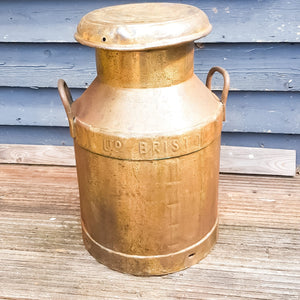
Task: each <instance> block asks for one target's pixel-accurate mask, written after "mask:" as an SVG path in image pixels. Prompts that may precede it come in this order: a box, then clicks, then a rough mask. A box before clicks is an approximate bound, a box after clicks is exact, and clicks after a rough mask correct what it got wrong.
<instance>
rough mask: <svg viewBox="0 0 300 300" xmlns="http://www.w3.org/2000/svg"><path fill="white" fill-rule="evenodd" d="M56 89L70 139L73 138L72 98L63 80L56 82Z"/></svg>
mask: <svg viewBox="0 0 300 300" xmlns="http://www.w3.org/2000/svg"><path fill="white" fill-rule="evenodd" d="M57 87H58V93H59V96H60V98H61V101H62V103H63V105H64V108H65V111H66V114H67V117H68V121H69V126H70V134H71V137H72V138H75V127H74V116H73V112H72V103H73V98H72V95H71V92H70V90H69V88H68V85H67V84H66V82H65V81H64V80H63V79H59V80H58V83H57Z"/></svg>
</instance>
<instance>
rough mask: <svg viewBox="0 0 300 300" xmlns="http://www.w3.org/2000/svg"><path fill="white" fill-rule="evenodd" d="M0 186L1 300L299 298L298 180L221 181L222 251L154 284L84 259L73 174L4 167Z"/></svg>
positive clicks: (55, 169)
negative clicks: (2, 299)
mask: <svg viewBox="0 0 300 300" xmlns="http://www.w3.org/2000/svg"><path fill="white" fill-rule="evenodd" d="M24 174H25V175H24ZM0 181H1V185H0V208H1V214H0V239H1V243H0V281H1V285H0V298H4V299H155V298H156V299H225V298H227V299H272V300H273V299H278V300H279V299H280V300H281V299H295V300H296V299H299V297H300V269H299V264H298V262H299V259H300V253H299V251H298V249H299V246H300V235H299V218H300V210H299V194H300V177H299V176H297V177H295V178H279V177H264V176H240V175H221V176H220V188H219V199H220V201H219V202H220V209H219V211H220V234H219V240H218V243H217V244H216V246H215V247H214V249H213V250H212V252H211V253H210V254H209V255H208V256H207V257H206V258H205V259H204V260H202V261H201V262H200V263H199V264H197V265H195V266H193V267H191V268H189V269H187V270H185V271H182V272H178V273H175V274H170V275H167V276H158V277H134V276H130V275H126V274H121V273H118V272H115V271H111V270H109V269H108V268H106V267H105V266H103V265H101V264H99V263H97V262H96V261H95V260H94V259H93V258H92V257H91V256H90V255H89V254H88V252H87V251H86V250H85V249H84V246H83V244H82V241H81V228H80V215H79V199H78V190H77V182H76V170H75V168H74V167H55V166H51V167H50V166H24V165H0Z"/></svg>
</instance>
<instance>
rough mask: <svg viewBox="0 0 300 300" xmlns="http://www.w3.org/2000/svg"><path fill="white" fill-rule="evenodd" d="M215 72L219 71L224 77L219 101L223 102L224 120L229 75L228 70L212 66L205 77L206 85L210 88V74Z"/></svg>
mask: <svg viewBox="0 0 300 300" xmlns="http://www.w3.org/2000/svg"><path fill="white" fill-rule="evenodd" d="M215 72H219V73H221V74H222V75H223V78H224V86H223V91H222V95H221V102H222V104H223V121H225V113H226V101H227V97H228V92H229V85H230V77H229V74H228V72H227V71H226V70H225V69H223V68H221V67H212V68H211V69H210V70H209V72H208V74H207V77H206V86H207V87H208V88H209V89H210V90H211V80H212V76H213V75H214V73H215Z"/></svg>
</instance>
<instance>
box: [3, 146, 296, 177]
mask: <svg viewBox="0 0 300 300" xmlns="http://www.w3.org/2000/svg"><path fill="white" fill-rule="evenodd" d="M220 156H221V158H220V172H222V173H238V174H263V175H281V176H294V175H295V173H296V151H295V150H283V149H264V148H251V147H230V146H221V155H220ZM0 163H6V164H7V163H8V164H33V165H36V164H38V165H56V166H75V158H74V150H73V147H71V146H64V147H62V146H45V145H11V144H0Z"/></svg>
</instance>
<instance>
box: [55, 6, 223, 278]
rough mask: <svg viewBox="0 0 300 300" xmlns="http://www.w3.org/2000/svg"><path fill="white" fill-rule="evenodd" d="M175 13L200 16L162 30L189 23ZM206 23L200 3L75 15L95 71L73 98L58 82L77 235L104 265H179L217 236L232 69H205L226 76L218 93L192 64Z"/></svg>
mask: <svg viewBox="0 0 300 300" xmlns="http://www.w3.org/2000/svg"><path fill="white" fill-rule="evenodd" d="M157 9H158V11H159V13H158V15H155V14H153V13H155V10H157ZM172 10H174V11H176V13H175V14H174V15H173V16H172V14H171V16H170V15H169V14H170V11H172ZM178 11H179V12H180V13H178ZM141 12H142V15H143V16H141ZM138 13H139V14H138ZM182 14H183V15H187V16H188V17H189V18H191V20H193V18H194V19H196V17H197V18H199V17H202V20H200V21H199V19H197V20H195V22H194V23H193V22H192V23H191V21H190V22H189V23H188V24H187V25H186V28H183V29H182V30H181V31H180V32H179V33H176V34H175V33H174V32H169V31H170V28H169V26H170V23H172V22H173V26H175V25H176V24H177V23H179V24H185V22H186V20H185V19H186V18H185V16H182ZM116 15H117V16H118V18H117V17H116ZM103 16H105V18H106V19H105V20H103V18H102V17H103ZM135 16H136V18H135ZM170 18H171V19H170ZM89 20H90V21H91V22H90V23H89ZM95 20H98V25H97V26H98V27H97V28H96V29H95V28H94V27H95V26H96V25H95ZM117 20H118V22H117ZM122 22H123V23H122ZM199 22H200V23H199ZM120 24H121V25H120ZM157 24H158V25H157ZM199 24H200V25H201V26H202V27H201V26H200V25H199ZM156 25H157V28H156V27H155V26H156ZM147 26H148V27H151V28H152V30H154V32H153V34H152V35H151V34H149V32H148V31H147V28H148V27H147ZM191 26H192V27H193V26H194V27H195V28H192V29H191V28H190V27H191ZM107 27H109V30H108V29H107ZM140 27H144V29H145V28H146V29H145V30H140ZM91 28H92V29H91ZM209 31H210V25H209V23H208V20H207V18H206V16H205V15H204V13H203V12H202V11H200V10H198V9H196V8H194V7H191V6H187V5H179V4H166V3H162V4H158V3H151V4H149V3H148V4H135V5H124V6H116V7H109V8H104V9H101V10H97V11H94V12H92V13H90V14H88V15H87V16H85V17H84V18H83V19H82V21H81V23H80V24H79V26H78V31H77V34H76V38H77V39H78V40H79V41H80V42H82V43H84V44H88V45H91V46H94V47H96V63H97V77H96V79H95V80H94V81H93V83H92V84H91V85H90V86H89V88H88V89H87V90H86V91H85V92H84V93H83V95H82V96H81V97H79V98H78V99H77V100H76V101H75V102H73V101H72V99H71V96H70V94H69V92H68V89H67V87H66V85H65V84H64V82H63V81H60V82H59V89H60V94H61V96H62V100H63V103H64V105H65V108H66V112H67V115H68V118H69V122H70V130H71V135H72V137H73V138H74V146H75V155H76V164H77V174H78V183H79V192H80V207H81V220H82V229H83V238H84V243H85V246H86V248H87V250H88V251H89V252H90V253H91V254H92V255H93V256H94V257H95V258H96V259H97V260H99V261H100V262H102V263H103V264H105V265H107V266H109V267H110V268H112V269H115V270H119V271H122V272H127V273H132V274H136V275H158V274H166V273H170V272H175V271H178V270H181V269H184V268H187V267H189V266H191V265H193V264H195V263H197V262H198V261H199V260H200V259H201V258H203V257H204V256H205V255H206V254H207V253H208V252H209V251H210V249H211V248H212V246H213V245H214V243H215V241H216V238H217V230H218V210H217V201H218V174H219V152H220V135H221V128H222V120H223V117H224V105H225V101H226V97H227V92H228V75H227V73H226V71H224V70H223V69H221V68H218V67H217V68H215V69H213V70H212V72H211V75H212V74H213V72H214V71H219V72H221V73H222V74H223V75H224V76H225V83H226V84H225V91H224V92H223V95H222V97H223V98H222V99H221V100H222V101H223V102H222V101H220V100H219V99H218V98H217V97H216V96H215V95H214V94H213V93H212V92H211V91H210V89H209V88H207V87H206V86H205V85H204V84H203V83H202V82H201V81H200V80H199V79H198V78H197V77H196V76H195V75H194V71H193V57H194V44H193V40H194V39H196V38H197V37H201V36H203V35H204V34H206V33H208V32H209ZM99 32H100V34H99ZM155 34H156V36H155ZM208 84H209V86H210V77H209V78H208Z"/></svg>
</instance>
